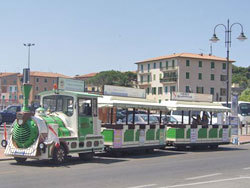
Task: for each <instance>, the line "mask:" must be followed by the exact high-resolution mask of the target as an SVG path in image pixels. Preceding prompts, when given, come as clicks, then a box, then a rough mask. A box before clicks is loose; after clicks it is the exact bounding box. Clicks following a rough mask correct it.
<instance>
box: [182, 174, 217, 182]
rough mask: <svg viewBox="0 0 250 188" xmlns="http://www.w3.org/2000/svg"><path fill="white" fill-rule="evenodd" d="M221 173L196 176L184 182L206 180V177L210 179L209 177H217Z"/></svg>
mask: <svg viewBox="0 0 250 188" xmlns="http://www.w3.org/2000/svg"><path fill="white" fill-rule="evenodd" d="M221 174H222V173H215V174H208V175H204V176H197V177H192V178H186V180H196V179H200V178H207V177H211V176H218V175H221Z"/></svg>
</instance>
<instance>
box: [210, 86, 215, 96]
mask: <svg viewBox="0 0 250 188" xmlns="http://www.w3.org/2000/svg"><path fill="white" fill-rule="evenodd" d="M210 94H211V95H214V88H213V87H211V88H210Z"/></svg>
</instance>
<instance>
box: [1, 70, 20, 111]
mask: <svg viewBox="0 0 250 188" xmlns="http://www.w3.org/2000/svg"><path fill="white" fill-rule="evenodd" d="M18 74H19V73H7V72H5V73H0V110H2V109H4V108H5V107H7V106H8V105H11V104H17V103H18V94H17V77H18Z"/></svg>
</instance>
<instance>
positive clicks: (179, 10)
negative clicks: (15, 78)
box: [0, 0, 250, 76]
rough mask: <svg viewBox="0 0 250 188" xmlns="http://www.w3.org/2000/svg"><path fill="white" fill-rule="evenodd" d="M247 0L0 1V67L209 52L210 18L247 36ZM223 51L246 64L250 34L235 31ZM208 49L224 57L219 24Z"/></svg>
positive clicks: (107, 62)
mask: <svg viewBox="0 0 250 188" xmlns="http://www.w3.org/2000/svg"><path fill="white" fill-rule="evenodd" d="M249 7H250V1H247V0H241V1H234V0H220V1H218V0H209V1H202V0H171V1H170V0H89V1H84V0H36V1H34V0H22V1H20V0H9V1H3V0H2V1H0V30H1V32H0V33H1V35H0V72H5V71H6V72H21V71H22V68H24V67H27V48H25V47H24V46H23V43H27V42H32V43H35V46H34V47H32V49H31V69H32V70H36V71H49V72H58V73H63V74H66V75H70V76H73V75H76V74H80V75H81V74H85V73H91V72H98V71H103V70H111V69H113V70H120V71H127V70H135V69H136V65H135V64H134V63H135V62H137V61H140V60H145V59H148V58H152V57H157V56H162V55H168V54H172V53H181V52H191V53H209V45H210V42H209V39H210V38H211V36H212V34H213V28H214V26H215V25H216V24H219V23H223V24H226V22H227V19H228V18H229V19H230V22H231V23H233V22H240V23H241V24H242V25H243V26H244V31H245V34H246V36H247V37H249V38H250V22H249V18H250V12H249ZM239 33H240V27H238V26H235V27H233V32H232V47H231V49H230V58H231V59H234V60H236V61H237V62H236V65H239V66H244V67H246V66H249V65H250V55H249V54H248V53H249V52H250V39H249V40H246V41H244V42H240V41H238V40H237V39H236V37H238V35H239ZM217 35H218V37H219V38H220V39H221V40H220V41H219V42H218V43H216V44H213V55H217V56H221V57H226V48H225V44H224V30H223V28H218V29H217Z"/></svg>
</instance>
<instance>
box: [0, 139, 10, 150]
mask: <svg viewBox="0 0 250 188" xmlns="http://www.w3.org/2000/svg"><path fill="white" fill-rule="evenodd" d="M7 144H8V142H7V140H2V142H1V145H2V147H4V148H6V146H7Z"/></svg>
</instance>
